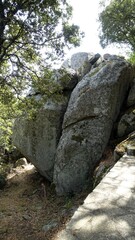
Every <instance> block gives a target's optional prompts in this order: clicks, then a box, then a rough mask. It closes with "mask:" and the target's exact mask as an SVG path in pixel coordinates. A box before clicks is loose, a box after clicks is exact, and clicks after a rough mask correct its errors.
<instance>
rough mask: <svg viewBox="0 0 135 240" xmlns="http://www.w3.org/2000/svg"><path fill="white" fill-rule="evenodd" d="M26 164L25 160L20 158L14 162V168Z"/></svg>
mask: <svg viewBox="0 0 135 240" xmlns="http://www.w3.org/2000/svg"><path fill="white" fill-rule="evenodd" d="M26 164H27V160H26V158H20V159H18V160H17V161H16V162H15V167H20V166H24V165H26Z"/></svg>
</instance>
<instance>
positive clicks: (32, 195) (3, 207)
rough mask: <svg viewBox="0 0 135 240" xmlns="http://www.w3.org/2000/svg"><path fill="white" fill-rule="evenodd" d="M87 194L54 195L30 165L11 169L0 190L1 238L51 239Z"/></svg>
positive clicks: (21, 239) (6, 239)
mask: <svg viewBox="0 0 135 240" xmlns="http://www.w3.org/2000/svg"><path fill="white" fill-rule="evenodd" d="M86 195H87V193H83V194H81V195H78V196H76V197H72V198H66V197H57V196H56V194H55V191H54V187H53V186H51V185H50V183H49V182H47V181H45V180H44V179H43V178H42V177H41V176H40V175H39V174H38V173H37V172H36V171H35V169H34V168H32V165H30V164H28V165H26V166H25V167H18V168H16V169H13V171H12V173H10V174H9V175H8V184H7V186H6V188H5V189H4V190H1V191H0V239H2V240H53V236H54V235H55V234H56V232H57V231H58V230H60V229H62V228H63V227H64V224H65V222H66V221H67V220H68V219H70V217H71V216H72V214H73V212H74V210H75V209H76V208H77V207H78V206H79V205H80V204H82V203H83V200H84V198H85V197H86Z"/></svg>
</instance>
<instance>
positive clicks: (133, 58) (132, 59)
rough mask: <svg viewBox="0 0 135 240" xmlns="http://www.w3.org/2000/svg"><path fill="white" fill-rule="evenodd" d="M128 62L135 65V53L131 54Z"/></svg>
mask: <svg viewBox="0 0 135 240" xmlns="http://www.w3.org/2000/svg"><path fill="white" fill-rule="evenodd" d="M128 60H129V61H130V62H131V63H132V64H134V65H135V52H134V53H131V54H130V56H129V59H128Z"/></svg>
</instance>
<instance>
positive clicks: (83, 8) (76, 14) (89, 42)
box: [68, 0, 126, 56]
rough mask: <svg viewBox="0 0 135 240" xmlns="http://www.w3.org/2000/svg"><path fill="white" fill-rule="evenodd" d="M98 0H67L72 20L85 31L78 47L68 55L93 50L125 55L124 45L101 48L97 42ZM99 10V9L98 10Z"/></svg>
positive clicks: (101, 52) (94, 51)
mask: <svg viewBox="0 0 135 240" xmlns="http://www.w3.org/2000/svg"><path fill="white" fill-rule="evenodd" d="M99 2H100V0H69V3H70V5H71V6H72V7H73V18H72V22H73V23H74V24H77V25H79V26H80V29H81V30H82V31H84V32H85V38H84V39H83V41H82V43H81V46H80V47H79V48H74V49H72V50H70V51H69V53H68V56H71V54H73V53H75V52H80V51H81V52H82V51H83V52H85V51H86V52H93V53H100V54H104V53H110V54H119V55H123V56H126V53H125V47H124V48H123V49H122V48H118V47H114V46H110V47H107V48H106V49H102V48H101V46H100V43H99V37H98V26H99V23H98V21H97V19H98V13H99V12H100V11H101V9H99ZM99 10H100V11H99Z"/></svg>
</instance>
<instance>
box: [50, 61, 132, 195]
mask: <svg viewBox="0 0 135 240" xmlns="http://www.w3.org/2000/svg"><path fill="white" fill-rule="evenodd" d="M104 64H105V66H104V67H102V66H101V69H100V68H97V69H96V70H95V71H94V72H92V73H91V72H90V73H88V74H87V75H85V77H84V78H83V79H82V80H81V81H80V82H79V83H78V84H77V86H76V87H75V89H74V90H73V92H72V94H71V97H70V100H69V104H68V108H67V111H66V113H65V116H64V122H63V132H62V136H61V139H60V142H59V145H58V147H57V152H56V158H55V167H54V183H55V185H56V191H57V193H58V194H59V195H62V194H68V193H74V192H78V191H80V190H81V189H82V188H83V187H84V185H85V184H87V183H88V182H89V184H90V183H91V182H92V173H93V169H94V167H95V166H96V164H97V162H98V161H99V160H100V158H101V156H102V153H103V151H104V149H105V147H106V145H107V143H108V140H109V138H110V134H111V130H112V126H113V123H114V121H115V120H116V118H117V116H118V114H119V111H120V108H121V106H122V103H123V100H124V99H125V96H126V95H127V92H128V89H129V86H130V83H131V80H132V79H133V76H132V75H133V74H132V68H131V66H130V64H129V63H127V62H126V61H125V60H124V59H123V58H114V59H110V60H109V61H107V62H105V63H104Z"/></svg>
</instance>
